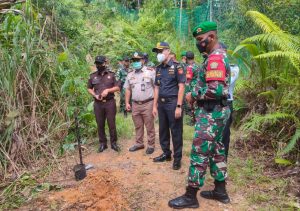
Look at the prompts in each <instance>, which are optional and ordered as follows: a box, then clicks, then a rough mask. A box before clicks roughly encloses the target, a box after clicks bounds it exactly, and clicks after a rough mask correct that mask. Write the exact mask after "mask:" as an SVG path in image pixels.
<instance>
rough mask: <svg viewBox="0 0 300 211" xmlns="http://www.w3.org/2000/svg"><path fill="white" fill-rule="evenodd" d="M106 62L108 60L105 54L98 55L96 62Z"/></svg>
mask: <svg viewBox="0 0 300 211" xmlns="http://www.w3.org/2000/svg"><path fill="white" fill-rule="evenodd" d="M104 62H106V57H105V56H96V58H95V63H104Z"/></svg>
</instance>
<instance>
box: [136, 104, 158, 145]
mask: <svg viewBox="0 0 300 211" xmlns="http://www.w3.org/2000/svg"><path fill="white" fill-rule="evenodd" d="M152 109H153V100H152V101H149V102H147V103H144V104H141V105H140V104H137V103H135V102H132V120H133V123H134V126H135V133H136V136H135V141H136V145H137V146H144V126H145V127H146V130H147V139H148V147H151V148H154V146H155V128H154V117H153V115H152Z"/></svg>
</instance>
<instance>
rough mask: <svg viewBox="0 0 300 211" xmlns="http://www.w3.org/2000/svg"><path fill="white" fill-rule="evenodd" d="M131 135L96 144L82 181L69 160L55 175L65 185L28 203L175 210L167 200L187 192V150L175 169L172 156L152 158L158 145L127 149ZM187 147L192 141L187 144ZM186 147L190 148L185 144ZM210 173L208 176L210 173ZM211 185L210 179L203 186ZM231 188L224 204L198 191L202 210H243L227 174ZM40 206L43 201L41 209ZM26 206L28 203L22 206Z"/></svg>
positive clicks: (45, 207)
mask: <svg viewBox="0 0 300 211" xmlns="http://www.w3.org/2000/svg"><path fill="white" fill-rule="evenodd" d="M132 143H133V141H129V140H123V141H120V145H121V146H122V152H120V153H116V152H114V151H112V150H111V149H108V150H106V151H105V152H103V153H100V154H99V153H96V152H95V148H93V149H92V151H90V153H89V155H87V156H85V158H84V162H85V163H86V164H87V163H91V164H93V165H94V169H92V170H89V171H88V177H87V178H85V179H84V180H82V181H81V182H76V181H74V179H73V177H74V175H73V172H72V171H71V168H70V167H72V166H73V164H74V162H73V161H72V159H71V158H70V160H69V161H68V165H67V166H68V167H69V168H68V173H67V174H66V175H62V174H60V175H56V176H55V177H56V178H52V179H54V180H55V179H56V180H57V181H59V182H57V184H58V185H60V186H62V187H63V189H62V190H61V191H58V192H55V191H51V192H48V193H47V194H45V195H44V196H42V197H40V198H39V199H37V200H35V201H33V202H32V203H31V205H29V206H27V208H26V209H30V210H164V211H165V210H172V209H170V208H169V207H168V205H167V204H168V200H169V199H171V198H173V197H175V196H179V195H180V194H182V193H184V189H185V182H186V175H187V170H188V164H189V159H188V157H187V155H184V158H183V161H182V164H183V166H182V168H181V170H179V171H174V170H172V162H165V163H159V164H157V163H153V162H152V158H153V157H155V156H157V155H159V154H160V153H161V150H160V149H159V148H160V147H159V146H158V145H157V148H156V151H155V153H154V154H152V155H151V156H149V155H146V154H145V151H144V150H140V151H137V152H134V153H132V152H129V151H128V148H129V147H130V146H131V144H132ZM185 145H186V146H185V147H186V148H187V147H188V144H185ZM186 150H188V149H186ZM208 178H209V176H208ZM210 188H212V180H211V179H208V180H207V183H206V186H205V187H204V188H203V189H204V190H205V189H210ZM228 190H229V193H230V196H231V199H232V203H231V204H229V205H224V204H221V203H219V202H216V201H210V200H205V199H203V198H201V197H200V196H199V195H198V199H199V202H200V209H198V210H206V211H207V210H214V211H218V210H222V211H224V210H225V211H227V210H240V209H239V208H238V207H239V205H240V203H241V201H243V200H244V199H242V198H240V197H238V195H237V194H238V193H235V191H234V188H233V187H231V183H230V180H229V185H228ZM37 207H40V208H41V207H43V208H41V209H37ZM23 210H25V209H23Z"/></svg>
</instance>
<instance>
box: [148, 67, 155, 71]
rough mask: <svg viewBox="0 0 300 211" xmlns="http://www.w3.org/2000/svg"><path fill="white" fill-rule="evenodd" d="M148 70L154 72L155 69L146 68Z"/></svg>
mask: <svg viewBox="0 0 300 211" xmlns="http://www.w3.org/2000/svg"><path fill="white" fill-rule="evenodd" d="M146 69H147V70H150V71H154V70H155V69H154V68H153V67H146Z"/></svg>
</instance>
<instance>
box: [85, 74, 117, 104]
mask: <svg viewBox="0 0 300 211" xmlns="http://www.w3.org/2000/svg"><path fill="white" fill-rule="evenodd" d="M115 86H120V83H119V81H117V80H116V78H115V74H114V73H113V72H111V71H108V70H104V71H103V72H102V73H101V74H100V72H99V71H96V72H94V73H92V74H91V75H90V79H89V80H88V85H87V87H88V88H89V89H94V92H95V94H96V95H100V94H101V93H102V92H103V91H104V90H105V89H109V88H112V87H115ZM113 97H114V93H109V94H108V95H107V97H106V98H105V99H111V98H113Z"/></svg>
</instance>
